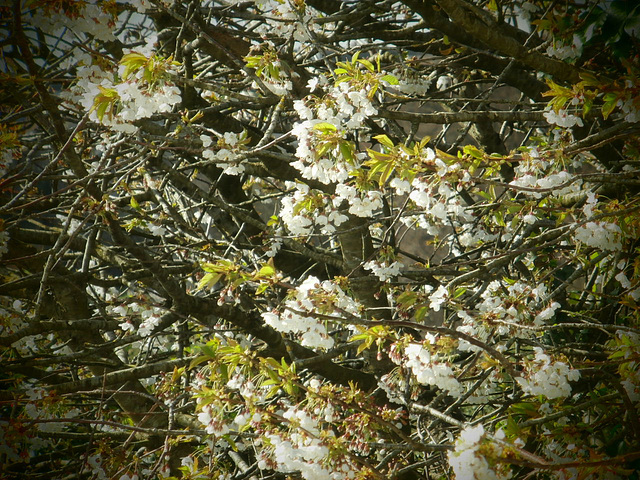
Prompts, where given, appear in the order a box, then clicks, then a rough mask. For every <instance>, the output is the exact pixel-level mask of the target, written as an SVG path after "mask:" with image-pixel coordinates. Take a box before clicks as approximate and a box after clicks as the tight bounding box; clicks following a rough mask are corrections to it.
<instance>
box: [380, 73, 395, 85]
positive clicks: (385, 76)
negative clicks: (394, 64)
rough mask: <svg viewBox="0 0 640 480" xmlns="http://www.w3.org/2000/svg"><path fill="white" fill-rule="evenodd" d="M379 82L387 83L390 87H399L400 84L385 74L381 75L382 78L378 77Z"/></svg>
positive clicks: (393, 77)
mask: <svg viewBox="0 0 640 480" xmlns="http://www.w3.org/2000/svg"><path fill="white" fill-rule="evenodd" d="M380 80H384V81H385V82H387V83H388V84H390V85H399V83H400V82H398V79H397V78H396V77H395V76H394V75H391V74H387V75H383V76H382V77H380Z"/></svg>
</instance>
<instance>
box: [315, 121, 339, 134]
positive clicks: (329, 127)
mask: <svg viewBox="0 0 640 480" xmlns="http://www.w3.org/2000/svg"><path fill="white" fill-rule="evenodd" d="M313 129H314V130H318V131H319V132H322V133H326V132H335V131H337V130H338V129H337V128H336V126H335V125H333V124H331V123H329V122H320V123H316V124H315V125H314V126H313Z"/></svg>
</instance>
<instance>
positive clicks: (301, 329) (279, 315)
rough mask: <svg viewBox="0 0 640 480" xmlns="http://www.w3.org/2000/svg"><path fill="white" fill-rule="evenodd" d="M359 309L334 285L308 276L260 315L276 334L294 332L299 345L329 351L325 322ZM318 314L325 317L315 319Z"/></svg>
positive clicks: (353, 312)
mask: <svg viewBox="0 0 640 480" xmlns="http://www.w3.org/2000/svg"><path fill="white" fill-rule="evenodd" d="M359 310H360V306H359V305H358V303H357V302H355V301H354V300H353V299H352V298H351V297H349V296H348V295H346V294H345V292H344V291H343V290H342V288H340V287H339V286H338V285H337V284H336V283H334V282H332V281H330V280H325V281H323V282H320V281H319V280H318V279H317V278H316V277H314V276H310V277H308V278H307V279H306V280H305V281H304V282H302V283H301V284H300V285H299V286H298V287H296V289H295V291H294V292H293V294H292V295H290V298H289V299H288V300H286V301H285V302H284V304H283V305H281V306H280V307H279V308H278V309H277V310H272V311H268V312H263V313H262V318H264V321H265V323H266V324H267V325H270V326H272V327H273V328H275V329H276V330H278V331H279V332H284V333H294V334H296V336H298V337H299V338H300V341H301V343H302V345H304V346H308V347H313V348H322V349H329V348H331V347H332V346H333V344H334V341H333V338H331V337H330V336H329V335H328V333H327V327H326V324H327V322H326V320H330V319H331V317H334V318H335V319H336V320H340V319H341V318H343V317H344V315H345V314H347V315H349V314H351V315H357V314H358V312H359ZM318 313H321V314H322V315H323V316H324V319H323V318H322V317H318V315H317V314H318Z"/></svg>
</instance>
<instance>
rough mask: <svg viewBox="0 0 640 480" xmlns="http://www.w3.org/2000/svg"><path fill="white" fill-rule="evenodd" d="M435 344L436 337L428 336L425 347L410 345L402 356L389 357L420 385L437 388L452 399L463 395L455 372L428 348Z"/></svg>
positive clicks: (416, 344)
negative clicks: (402, 366)
mask: <svg viewBox="0 0 640 480" xmlns="http://www.w3.org/2000/svg"><path fill="white" fill-rule="evenodd" d="M435 342H436V337H434V336H433V335H428V336H427V339H426V343H427V345H426V346H425V344H419V343H410V344H408V345H407V346H406V347H405V348H404V355H402V356H398V355H397V354H395V355H390V358H391V359H392V361H394V362H395V363H402V364H403V365H404V367H406V368H408V369H409V370H410V371H411V372H412V373H413V375H414V376H415V378H416V381H417V382H418V383H420V384H422V385H434V386H437V387H439V388H441V389H443V390H445V391H446V392H448V393H449V394H450V395H452V396H454V397H459V396H461V395H462V394H463V393H464V389H463V387H462V384H460V382H459V381H458V380H457V379H456V376H455V372H454V371H453V369H452V368H451V366H450V364H449V363H448V362H447V361H446V359H444V358H441V357H440V355H439V354H438V353H435V350H436V349H432V348H430V346H431V345H434V344H435Z"/></svg>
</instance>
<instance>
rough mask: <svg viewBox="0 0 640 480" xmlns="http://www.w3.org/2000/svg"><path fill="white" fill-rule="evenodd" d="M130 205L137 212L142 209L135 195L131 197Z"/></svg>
mask: <svg viewBox="0 0 640 480" xmlns="http://www.w3.org/2000/svg"><path fill="white" fill-rule="evenodd" d="M129 203H130V204H131V207H132V208H134V209H136V210H138V209H139V208H140V204H139V203H138V200H136V197H134V196H133V195H131V201H130V202H129Z"/></svg>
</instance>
